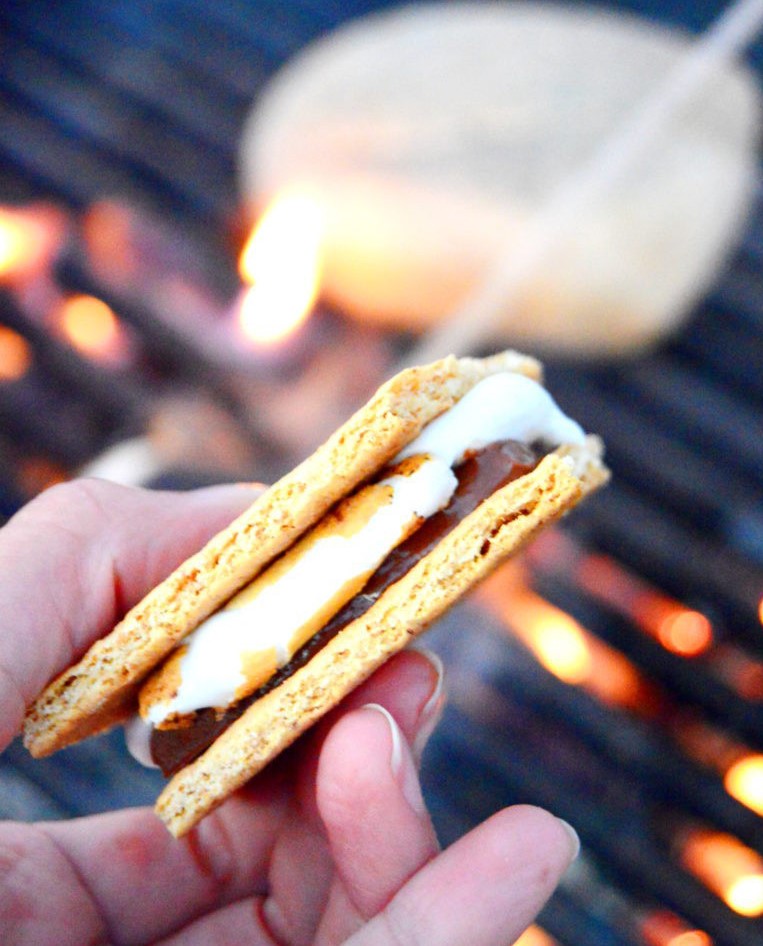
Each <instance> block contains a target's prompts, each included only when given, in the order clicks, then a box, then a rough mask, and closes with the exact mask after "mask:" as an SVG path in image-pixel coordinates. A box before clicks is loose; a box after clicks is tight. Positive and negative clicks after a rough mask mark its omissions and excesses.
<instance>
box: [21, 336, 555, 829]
mask: <svg viewBox="0 0 763 946" xmlns="http://www.w3.org/2000/svg"><path fill="white" fill-rule="evenodd" d="M501 371H517V372H521V373H522V374H525V375H528V376H529V377H533V378H536V379H539V378H540V365H539V364H538V362H537V361H535V360H534V359H532V358H528V357H526V356H524V355H521V354H519V353H517V352H511V351H509V352H503V353H501V354H498V355H495V356H492V357H490V358H486V359H474V358H461V359H457V358H455V357H453V356H450V357H448V358H445V359H442V360H441V361H437V362H434V363H433V364H431V365H426V366H423V367H417V368H410V369H407V370H406V371H403V372H401V373H400V374H398V375H396V376H395V377H394V378H392V379H391V380H390V381H388V382H387V383H386V384H385V385H383V386H382V387H381V388H380V389H379V390H378V391H377V393H376V394H375V395H374V396H373V397H372V398H371V400H370V401H369V402H368V403H367V404H366V405H365V406H364V407H362V408H361V409H360V410H359V411H357V412H356V413H355V414H354V415H353V416H352V417H351V418H350V419H349V420H348V421H347V422H346V423H345V424H344V425H343V426H342V427H341V428H340V429H339V430H338V431H337V432H336V433H335V434H333V435H332V436H331V437H330V438H329V439H328V440H327V441H326V443H325V444H323V446H321V447H319V448H318V450H317V451H316V452H315V453H314V454H313V455H312V456H311V457H309V458H308V459H307V460H305V461H304V462H303V463H302V464H300V465H299V466H298V467H296V468H295V469H294V470H293V471H292V472H291V473H289V474H287V475H286V476H285V477H283V479H281V480H279V481H278V482H277V483H276V484H275V485H274V486H272V487H271V488H270V489H268V490H267V491H266V492H265V493H263V494H262V495H261V496H260V497H259V498H258V499H257V500H256V501H255V502H254V503H253V505H252V506H251V507H250V508H249V509H248V510H247V511H246V512H245V513H244V514H243V515H241V516H240V517H239V518H238V519H236V520H235V521H234V522H233V523H232V524H231V525H230V526H229V527H228V528H226V529H224V530H223V531H221V532H220V533H218V534H217V535H216V536H215V537H214V538H213V539H212V540H211V541H210V542H209V543H208V544H207V545H206V546H205V547H204V548H203V549H201V551H199V552H198V553H197V554H195V555H194V556H192V557H191V558H190V559H188V560H187V561H186V562H185V563H184V564H182V565H181V566H180V567H179V568H177V569H176V570H175V571H174V572H173V573H172V574H171V575H170V576H169V577H168V578H167V579H165V581H163V582H162V583H161V584H160V585H158V586H157V587H156V588H155V589H154V590H153V591H152V592H150V593H149V594H148V595H147V596H146V597H145V598H144V599H143V601H141V602H140V603H139V604H138V605H137V606H136V607H134V608H133V609H132V610H131V611H129V612H128V614H127V615H125V617H124V619H123V620H122V621H121V622H120V623H119V624H118V625H117V627H116V628H114V630H113V631H112V632H111V633H110V634H109V635H108V636H106V637H104V638H103V639H101V640H100V641H98V642H97V643H95V644H94V645H93V646H92V647H91V648H90V649H89V650H88V651H87V653H86V654H85V655H84V656H83V657H82V658H81V660H80V661H79V662H78V663H77V664H76V665H75V666H73V667H71V668H70V669H68V670H66V671H64V672H63V673H62V674H60V675H59V676H58V677H56V678H55V679H54V680H53V681H52V682H51V683H49V684H48V686H47V687H46V689H45V690H44V691H43V692H42V693H41V694H40V696H39V697H38V698H37V699H36V700H35V701H34V703H33V704H32V706H31V707H30V709H29V710H28V713H27V717H26V720H25V724H24V742H25V744H26V746H27V748H28V749H29V751H30V752H31V753H32V755H34V756H38V757H39V756H45V755H49V754H50V753H52V752H55V751H57V750H58V749H61V748H63V747H64V746H66V745H69V744H70V743H73V742H77V741H79V740H80V739H83V738H85V737H87V736H90V735H93V734H95V733H97V732H99V731H101V730H103V729H105V728H108V727H109V726H111V725H114V724H115V723H117V722H119V721H121V720H122V719H124V718H126V717H127V716H128V715H130V714H131V713H132V712H134V709H135V702H136V692H137V689H138V687H139V685H140V683H141V681H142V680H143V679H144V678H145V677H146V675H147V674H148V673H149V672H150V671H151V670H152V669H153V668H154V667H155V666H156V665H157V664H158V663H159V662H160V661H161V660H162V659H163V658H164V657H165V656H166V655H167V654H168V653H170V651H171V650H172V649H173V648H174V647H175V645H176V644H177V643H178V642H179V641H180V640H182V638H183V637H185V636H186V635H187V634H188V633H190V632H191V631H192V630H193V629H194V628H195V627H196V626H197V625H198V624H200V623H201V621H203V620H204V619H205V618H206V617H208V616H209V615H210V614H211V613H212V612H213V611H215V610H216V609H217V608H218V607H219V606H220V605H221V604H223V603H224V602H225V601H227V600H228V598H230V597H231V595H233V594H234V593H235V592H236V591H238V590H239V589H240V588H241V587H243V586H244V585H245V584H246V583H247V582H249V581H250V580H251V579H252V578H253V577H254V576H255V575H256V574H258V573H259V572H260V571H261V570H262V569H263V568H264V567H266V566H267V565H268V564H269V563H270V562H271V561H272V560H273V559H274V558H275V557H276V556H278V555H279V554H280V553H281V552H282V551H284V549H286V548H287V547H288V546H289V545H291V544H292V542H294V540H295V539H296V538H297V537H298V536H299V535H301V534H302V533H304V532H305V531H306V530H307V529H309V528H310V527H311V526H312V525H313V524H314V523H316V522H317V521H318V520H319V519H320V518H321V516H323V514H324V513H325V512H327V511H328V509H330V508H331V506H333V505H334V504H335V503H336V502H337V501H338V500H339V499H341V498H342V497H343V496H344V495H346V494H347V493H348V492H350V491H351V490H352V489H353V488H354V487H355V486H357V485H358V484H359V483H361V482H363V481H364V480H365V479H366V478H367V477H369V476H370V475H371V474H372V473H374V472H375V471H376V470H378V469H379V468H380V467H382V466H383V465H384V464H385V463H386V462H388V461H389V460H390V459H391V458H392V457H393V456H395V454H396V453H398V452H399V451H400V450H401V449H402V447H404V446H405V445H406V444H407V443H409V442H410V441H411V440H412V439H413V438H414V437H416V436H417V435H418V433H419V432H420V430H421V429H422V427H423V426H424V425H425V424H427V423H428V422H429V421H431V420H433V419H434V418H435V417H437V416H438V415H439V414H441V413H442V412H443V411H445V410H447V409H448V408H449V407H451V406H452V405H453V404H454V403H455V402H456V401H457V400H458V399H459V398H461V397H462V396H463V395H464V394H465V393H466V392H467V391H468V390H469V389H470V388H472V387H473V386H474V385H475V384H476V383H477V382H478V381H480V380H481V379H482V378H484V377H486V376H488V375H490V374H494V373H496V372H501ZM218 797H219V795H218V796H216V798H218ZM173 823H174V822H173Z"/></svg>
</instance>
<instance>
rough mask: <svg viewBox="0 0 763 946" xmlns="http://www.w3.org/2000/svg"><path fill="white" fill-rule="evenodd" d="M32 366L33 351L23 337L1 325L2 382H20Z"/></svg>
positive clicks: (0, 359) (0, 363)
mask: <svg viewBox="0 0 763 946" xmlns="http://www.w3.org/2000/svg"><path fill="white" fill-rule="evenodd" d="M31 364H32V350H31V348H30V347H29V342H28V341H27V340H26V339H25V338H24V336H23V335H19V333H18V332H14V331H13V329H11V328H8V327H7V326H4V325H0V382H3V381H6V382H13V381H19V380H20V379H21V378H23V377H24V375H25V374H26V373H27V371H28V370H29V367H30V365H31Z"/></svg>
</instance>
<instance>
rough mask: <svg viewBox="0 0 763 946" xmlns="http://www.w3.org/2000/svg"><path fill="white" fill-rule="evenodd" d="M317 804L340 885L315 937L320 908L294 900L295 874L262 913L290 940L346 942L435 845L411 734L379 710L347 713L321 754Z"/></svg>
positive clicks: (278, 888) (273, 887)
mask: <svg viewBox="0 0 763 946" xmlns="http://www.w3.org/2000/svg"><path fill="white" fill-rule="evenodd" d="M317 803H318V808H319V811H320V814H321V817H322V819H323V823H324V826H325V831H326V836H327V839H328V845H329V848H330V851H331V854H332V859H333V863H334V865H335V870H336V871H337V874H338V879H339V883H338V884H337V882H336V879H335V882H334V884H333V886H332V891H331V895H330V900H329V907H328V911H327V912H326V914H325V915H324V916H323V919H322V921H321V922H320V928H319V930H318V932H317V935H316V934H315V924H316V923H317V922H318V921H319V919H320V916H321V912H322V911H320V910H316V909H315V907H314V905H313V904H305V902H304V898H303V897H299V896H298V897H297V898H296V899H295V897H294V896H293V895H292V891H293V887H294V883H293V879H292V883H290V884H283V883H273V884H272V885H271V894H270V897H269V898H268V900H267V901H266V902H265V904H264V908H263V909H264V913H265V916H266V918H267V921H268V923H269V924H270V928H271V929H272V930H273V931H274V933H275V934H276V936H277V937H278V938H279V939H281V940H282V941H284V942H288V943H290V944H304V943H309V942H313V938H314V937H315V942H316V943H321V942H327V943H328V942H331V943H335V942H341V941H343V940H344V938H345V937H346V935H347V934H348V933H349V932H351V931H352V930H354V929H355V928H356V927H357V926H358V925H359V923H360V922H362V921H363V919H364V918H365V917H367V916H370V915H372V914H373V913H374V912H376V911H377V910H378V909H380V908H381V907H382V906H383V905H384V904H385V903H386V902H387V900H388V899H389V898H390V897H391V896H392V895H393V894H394V892H395V891H396V890H397V888H398V887H399V886H400V884H401V883H402V882H403V881H405V880H406V879H407V877H408V876H410V874H411V873H412V872H413V871H414V870H416V869H417V868H418V867H419V866H420V865H421V864H422V863H424V861H425V860H427V859H428V858H429V857H431V855H432V854H433V853H434V851H435V850H436V847H437V845H436V840H435V837H434V832H433V830H432V826H431V823H430V821H429V817H428V815H427V814H426V811H425V808H424V803H423V800H422V798H421V793H420V790H419V789H418V779H417V776H416V773H415V768H414V763H413V758H412V756H411V754H410V751H409V750H408V748H407V746H406V744H405V737H404V736H403V734H402V732H401V730H400V727H399V726H398V725H397V723H395V722H394V719H393V717H392V716H391V715H390V714H389V712H388V711H387V710H384V709H382V708H381V707H378V706H377V707H373V708H365V709H362V710H358V711H356V712H352V713H349V714H347V715H345V716H344V717H342V719H340V720H339V722H338V723H337V724H336V725H335V726H334V727H333V729H332V730H331V732H330V733H329V735H328V736H327V738H326V740H325V743H324V746H323V750H322V752H321V757H320V764H319V769H318V783H317ZM302 883H304V875H303V877H302ZM306 907H307V909H306ZM311 907H312V909H310V908H311Z"/></svg>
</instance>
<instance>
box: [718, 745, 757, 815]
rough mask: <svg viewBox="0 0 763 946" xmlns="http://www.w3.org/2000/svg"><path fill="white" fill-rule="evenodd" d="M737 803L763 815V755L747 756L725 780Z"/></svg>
mask: <svg viewBox="0 0 763 946" xmlns="http://www.w3.org/2000/svg"><path fill="white" fill-rule="evenodd" d="M723 784H724V785H725V787H726V791H727V792H728V793H729V795H731V796H732V797H733V798H736V800H737V801H740V802H741V803H742V804H743V805H746V806H747V807H748V808H751V809H752V810H753V811H754V812H756V813H757V814H759V815H763V755H747V756H744V757H743V758H741V759H739V760H738V761H737V762H735V763H734V764H733V765H732V766H731V767H730V768H729V769H728V771H727V772H726V775H725V777H724V780H723Z"/></svg>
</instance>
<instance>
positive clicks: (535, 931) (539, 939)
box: [514, 925, 557, 946]
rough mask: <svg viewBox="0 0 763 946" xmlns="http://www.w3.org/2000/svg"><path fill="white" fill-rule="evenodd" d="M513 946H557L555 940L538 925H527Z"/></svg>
mask: <svg viewBox="0 0 763 946" xmlns="http://www.w3.org/2000/svg"><path fill="white" fill-rule="evenodd" d="M514 946H557V942H556V940H555V939H554V938H553V937H552V936H549V935H548V933H547V932H546V931H545V930H542V929H541V928H540V927H539V926H534V925H533V926H528V928H527V929H526V930H525V931H524V933H523V934H522V935H521V936H520V937H519V939H518V940H516V942H515V943H514Z"/></svg>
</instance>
